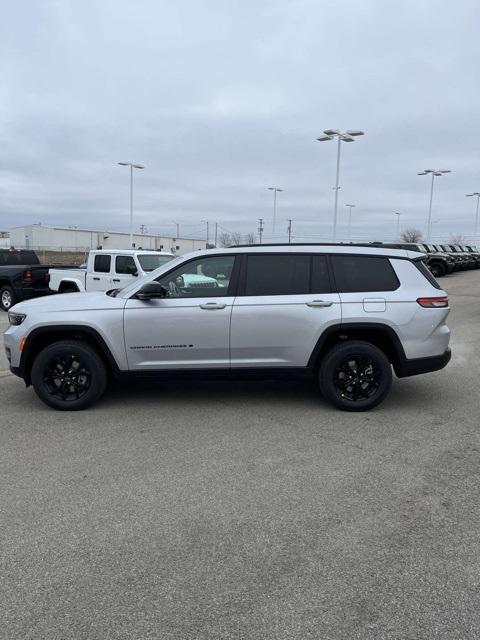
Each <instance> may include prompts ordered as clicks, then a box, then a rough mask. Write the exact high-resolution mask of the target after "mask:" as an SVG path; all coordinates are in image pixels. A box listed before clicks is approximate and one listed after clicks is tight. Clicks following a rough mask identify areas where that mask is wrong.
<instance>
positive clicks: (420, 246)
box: [415, 244, 427, 253]
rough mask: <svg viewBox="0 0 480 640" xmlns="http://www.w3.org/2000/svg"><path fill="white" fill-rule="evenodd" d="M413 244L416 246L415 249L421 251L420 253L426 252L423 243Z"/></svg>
mask: <svg viewBox="0 0 480 640" xmlns="http://www.w3.org/2000/svg"><path fill="white" fill-rule="evenodd" d="M415 246H416V247H417V251H421V252H422V253H427V250H426V249H425V247H424V246H423V244H416V245H415Z"/></svg>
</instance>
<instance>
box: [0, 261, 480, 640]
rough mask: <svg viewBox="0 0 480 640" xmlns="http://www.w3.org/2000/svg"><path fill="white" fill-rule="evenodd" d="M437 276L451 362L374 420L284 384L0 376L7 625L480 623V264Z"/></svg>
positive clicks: (381, 635) (42, 634)
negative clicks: (86, 385)
mask: <svg viewBox="0 0 480 640" xmlns="http://www.w3.org/2000/svg"><path fill="white" fill-rule="evenodd" d="M442 284H443V286H444V287H445V288H446V289H447V291H448V293H449V295H450V298H451V305H452V312H451V315H450V319H449V325H450V327H451V328H452V331H453V338H452V348H453V358H452V362H451V363H450V365H449V366H448V367H447V368H446V369H445V370H444V371H440V372H437V373H433V374H429V375H425V376H419V377H417V378H410V379H403V380H396V381H395V384H394V388H393V391H392V393H391V395H390V396H389V398H388V399H387V401H386V402H385V403H384V404H383V405H382V406H381V407H379V408H378V409H376V410H374V411H373V412H370V413H367V414H348V413H341V412H338V411H335V410H334V409H332V408H330V407H329V406H328V405H326V404H325V403H324V402H323V401H322V399H321V398H320V397H319V396H318V394H317V393H316V391H315V389H314V388H313V387H312V386H309V385H304V384H302V383H283V382H262V383H259V382H251V383H241V384H238V383H224V384H222V383H208V384H202V383H193V382H192V383H182V384H175V385H174V384H170V385H169V384H167V385H164V384H163V385H160V386H156V385H154V384H152V383H150V384H149V385H148V386H144V385H143V384H135V385H131V384H130V385H126V384H124V385H121V386H116V387H115V388H113V389H112V390H111V391H110V392H109V393H108V394H107V395H106V397H105V399H104V400H102V401H101V402H99V403H98V404H97V405H96V406H95V408H93V409H91V410H89V411H86V412H81V413H70V414H67V413H57V412H54V411H52V410H50V409H48V408H47V407H45V406H43V405H42V404H41V403H40V402H39V401H38V400H37V399H36V397H35V395H34V393H33V391H32V389H28V390H25V388H24V386H23V383H22V381H21V380H19V379H17V378H14V377H12V376H10V375H5V374H2V373H0V407H1V411H0V474H1V475H0V479H1V482H0V494H1V499H0V528H1V545H2V552H1V561H0V562H1V567H2V569H1V580H0V602H1V605H0V606H1V609H2V610H3V611H2V623H1V627H0V637H2V638H8V640H15V639H17V638H18V639H20V638H21V639H27V638H28V639H30V638H31V639H35V640H40V639H44V638H45V639H48V640H53V639H62V640H66V639H68V640H70V639H75V640H83V639H89V640H90V639H97V638H98V639H102V640H105V639H115V640H117V639H122V640H123V639H127V638H128V639H135V640H143V639H147V638H155V639H158V638H160V639H164V638H165V639H170V638H171V639H175V640H184V639H189V640H190V639H192V640H193V639H201V640H207V639H208V640H217V639H222V640H225V639H227V638H235V639H257V638H262V639H264V638H265V639H269V640H270V639H271V640H273V639H275V640H283V639H287V638H295V639H299V640H300V639H302V640H303V639H306V638H319V639H322V640H329V639H335V640H336V639H345V640H347V639H348V640H352V639H355V638H361V639H369V640H370V639H374V640H376V639H382V640H384V639H388V640H390V639H392V640H393V639H395V640H400V639H401V640H403V639H405V640H407V639H409V640H410V639H415V640H418V639H425V640H427V639H428V640H431V639H432V638H435V639H437V638H442V639H443V638H445V639H448V640H453V639H457V638H458V639H462V640H466V639H470V638H472V639H473V638H478V637H480V590H479V583H480V536H479V530H480V508H479V504H480V435H479V422H480V420H479V416H480V411H479V400H478V398H479V385H478V378H479V371H480V322H479V316H480V273H478V272H467V273H458V274H454V275H452V276H449V277H448V278H445V279H443V281H442ZM0 322H1V323H3V324H2V325H0V327H1V329H2V330H3V328H4V327H5V325H6V316H5V315H2V316H0ZM1 357H2V358H3V353H2V356H1ZM3 369H6V362H5V360H4V359H3V360H0V371H2V370H3Z"/></svg>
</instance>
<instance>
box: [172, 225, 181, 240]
mask: <svg viewBox="0 0 480 640" xmlns="http://www.w3.org/2000/svg"><path fill="white" fill-rule="evenodd" d="M173 224H174V225H175V226H176V227H177V238H178V237H179V236H180V225H179V224H178V222H174V223H173Z"/></svg>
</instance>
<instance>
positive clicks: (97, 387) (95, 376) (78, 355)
mask: <svg viewBox="0 0 480 640" xmlns="http://www.w3.org/2000/svg"><path fill="white" fill-rule="evenodd" d="M31 378H32V384H33V388H34V389H35V392H36V394H37V395H38V397H39V398H40V400H43V402H45V404H47V405H48V406H49V407H53V408H54V409H60V410H63V411H78V410H80V409H85V408H87V407H89V406H90V405H91V404H93V403H94V402H95V401H96V400H98V399H99V398H100V397H101V396H102V394H103V393H104V391H105V388H106V386H107V370H106V367H105V364H104V362H103V360H102V359H101V357H100V356H99V355H98V353H97V352H96V351H95V350H94V349H93V348H92V347H90V346H89V345H87V344H85V343H83V342H80V341H79V340H68V341H67V340H65V341H60V342H55V343H53V344H51V345H49V346H48V347H45V349H43V350H42V351H41V352H40V353H39V354H38V355H37V357H36V358H35V360H34V363H33V366H32V374H31Z"/></svg>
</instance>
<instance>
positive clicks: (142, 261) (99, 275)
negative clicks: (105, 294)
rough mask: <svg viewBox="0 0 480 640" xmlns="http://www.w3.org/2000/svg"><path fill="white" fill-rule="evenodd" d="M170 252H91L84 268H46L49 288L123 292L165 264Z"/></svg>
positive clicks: (129, 250)
mask: <svg viewBox="0 0 480 640" xmlns="http://www.w3.org/2000/svg"><path fill="white" fill-rule="evenodd" d="M174 257H175V256H174V255H173V254H172V253H166V252H160V251H136V250H134V249H123V250H122V249H118V250H114V251H109V250H106V249H98V250H96V251H90V253H89V254H88V261H87V266H86V268H82V267H78V268H74V269H49V272H48V274H49V287H50V289H51V290H52V291H55V292H56V293H72V292H74V291H108V290H109V289H123V287H126V286H127V284H130V283H131V282H132V280H134V279H135V278H136V277H137V276H144V275H145V274H146V273H148V272H150V271H154V270H155V269H158V267H161V266H162V265H164V264H165V263H166V262H169V261H170V260H173V258H174Z"/></svg>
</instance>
